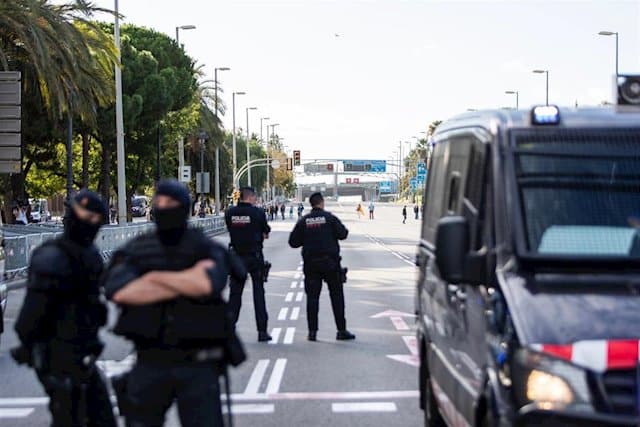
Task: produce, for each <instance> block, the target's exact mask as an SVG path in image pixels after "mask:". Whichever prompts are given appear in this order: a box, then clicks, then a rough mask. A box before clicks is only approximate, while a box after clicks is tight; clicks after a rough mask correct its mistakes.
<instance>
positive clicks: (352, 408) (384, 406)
mask: <svg viewBox="0 0 640 427" xmlns="http://www.w3.org/2000/svg"><path fill="white" fill-rule="evenodd" d="M397 410H398V407H397V406H396V404H395V403H393V402H345V403H332V404H331V411H333V412H334V413H338V414H340V413H345V412H396V411H397Z"/></svg>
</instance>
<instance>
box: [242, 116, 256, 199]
mask: <svg viewBox="0 0 640 427" xmlns="http://www.w3.org/2000/svg"><path fill="white" fill-rule="evenodd" d="M257 109H258V107H247V108H246V109H245V110H246V113H247V164H248V165H249V168H248V170H247V185H248V186H249V187H251V163H249V162H250V161H251V151H250V150H249V139H250V138H251V134H250V133H249V110H257Z"/></svg>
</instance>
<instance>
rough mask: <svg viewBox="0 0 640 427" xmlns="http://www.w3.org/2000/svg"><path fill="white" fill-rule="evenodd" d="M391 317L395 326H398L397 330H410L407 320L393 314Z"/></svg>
mask: <svg viewBox="0 0 640 427" xmlns="http://www.w3.org/2000/svg"><path fill="white" fill-rule="evenodd" d="M390 319H391V323H393V326H394V327H395V328H396V330H397V331H408V330H409V325H407V322H405V321H404V319H403V318H402V317H400V316H391V317H390Z"/></svg>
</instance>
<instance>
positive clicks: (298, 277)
mask: <svg viewBox="0 0 640 427" xmlns="http://www.w3.org/2000/svg"><path fill="white" fill-rule="evenodd" d="M301 277H302V273H301V272H299V271H298V272H297V273H296V274H295V275H294V276H293V278H294V279H296V280H299V279H300V278H301Z"/></svg>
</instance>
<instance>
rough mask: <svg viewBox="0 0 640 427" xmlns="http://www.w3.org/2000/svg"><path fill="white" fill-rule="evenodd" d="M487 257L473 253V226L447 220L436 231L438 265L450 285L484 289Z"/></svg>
mask: <svg viewBox="0 0 640 427" xmlns="http://www.w3.org/2000/svg"><path fill="white" fill-rule="evenodd" d="M486 261H487V260H486V254H485V253H475V252H474V253H471V248H470V239H469V222H468V221H467V219H466V218H464V217H462V216H447V217H444V218H441V219H440V220H439V221H438V227H437V229H436V265H437V266H438V270H439V271H440V277H442V279H443V280H444V281H446V282H447V283H451V284H459V283H467V284H471V285H480V284H482V283H484V282H485V280H486Z"/></svg>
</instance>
